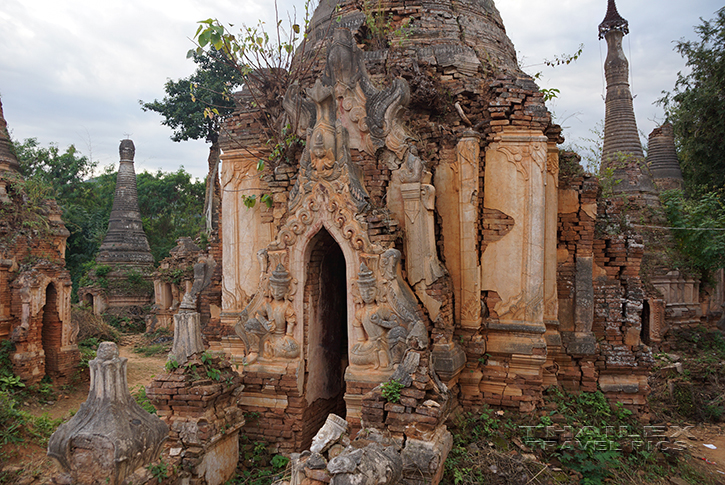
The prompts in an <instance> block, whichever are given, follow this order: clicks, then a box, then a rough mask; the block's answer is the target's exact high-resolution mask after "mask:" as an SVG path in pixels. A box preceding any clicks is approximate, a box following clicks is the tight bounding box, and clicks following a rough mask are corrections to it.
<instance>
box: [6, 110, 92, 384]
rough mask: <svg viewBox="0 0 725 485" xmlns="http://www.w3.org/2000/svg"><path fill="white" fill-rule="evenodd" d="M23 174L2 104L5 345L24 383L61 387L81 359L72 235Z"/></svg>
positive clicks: (49, 202)
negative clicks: (69, 252) (27, 186)
mask: <svg viewBox="0 0 725 485" xmlns="http://www.w3.org/2000/svg"><path fill="white" fill-rule="evenodd" d="M18 170H19V164H18V160H17V158H16V157H15V154H14V152H13V151H12V149H11V144H10V137H9V135H8V131H7V125H6V123H5V118H4V115H3V110H2V104H1V103H0V206H1V207H2V209H3V210H2V211H1V212H0V341H2V340H7V339H10V340H12V341H13V342H14V344H15V350H14V352H13V354H12V355H11V361H12V363H13V371H14V372H15V374H16V375H18V376H19V377H21V378H22V379H23V381H25V382H27V383H30V384H34V383H37V382H39V381H40V380H41V379H42V378H43V377H44V376H46V375H48V376H50V377H52V378H54V379H56V382H60V381H62V380H64V379H66V378H68V377H70V376H71V375H72V373H73V372H74V368H75V366H76V364H77V363H78V361H79V360H80V353H79V352H78V346H77V345H76V336H77V334H78V325H77V324H75V326H74V325H73V322H72V321H71V315H70V294H71V279H70V274H69V273H68V271H67V270H66V269H65V245H66V239H67V238H68V235H69V233H68V230H67V229H66V227H65V225H64V224H63V221H61V217H60V216H61V213H62V211H61V209H60V207H58V204H56V203H55V201H54V200H40V201H34V203H32V202H31V201H30V199H29V197H28V195H27V194H26V193H25V192H24V188H23V179H22V176H21V175H20V173H18Z"/></svg>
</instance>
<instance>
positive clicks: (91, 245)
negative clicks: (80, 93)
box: [14, 138, 204, 292]
mask: <svg viewBox="0 0 725 485" xmlns="http://www.w3.org/2000/svg"><path fill="white" fill-rule="evenodd" d="M14 147H15V151H16V154H17V156H18V161H19V163H20V169H21V174H22V175H23V177H24V178H25V181H24V182H22V184H23V187H24V188H25V191H26V192H27V189H28V188H30V189H32V191H31V195H32V194H36V196H33V197H30V200H35V199H38V201H42V200H43V199H45V198H47V197H51V198H53V197H54V198H55V199H56V201H57V202H58V204H59V205H60V207H61V209H62V210H63V215H62V218H63V222H64V223H65V225H66V227H67V228H68V230H69V231H70V236H69V238H68V242H67V247H66V268H67V269H68V270H69V271H70V273H71V278H72V280H73V288H74V292H75V291H77V289H78V285H79V282H80V279H81V277H82V275H84V274H85V273H87V272H88V271H89V270H91V269H93V268H94V266H95V256H96V253H97V251H98V248H99V247H100V245H101V243H102V242H103V238H104V237H105V235H106V231H107V229H108V219H109V217H110V214H111V209H112V207H113V196H114V193H115V190H116V170H115V169H114V167H113V166H108V167H106V168H105V170H104V171H103V173H101V174H100V175H98V176H95V177H92V178H88V177H90V176H91V175H92V173H93V170H94V169H95V168H96V163H95V162H93V161H92V160H90V159H88V158H87V157H85V156H83V155H81V154H80V153H79V152H78V151H77V150H76V149H75V147H74V146H73V145H71V146H70V147H68V148H67V149H66V150H65V152H61V150H60V149H58V147H57V145H53V144H51V145H50V146H49V147H47V148H45V147H41V146H40V145H39V144H38V141H37V140H36V139H34V138H29V139H27V140H25V141H24V142H22V143H20V142H15V143H14ZM136 181H137V186H138V199H139V210H140V212H141V217H142V219H143V226H144V231H145V232H146V237H147V238H148V240H149V245H150V246H151V253H152V254H153V256H154V259H155V260H156V261H157V262H158V261H160V260H161V259H163V258H165V257H167V256H168V255H169V251H170V250H171V249H172V248H173V247H174V246H175V245H176V239H177V238H179V237H181V236H190V237H198V236H199V235H200V234H201V233H202V231H203V224H204V221H203V201H204V182H203V181H193V180H192V178H191V175H190V174H189V173H188V172H186V171H185V170H184V169H183V168H180V169H179V170H177V171H176V172H168V173H167V172H162V171H158V172H156V173H149V172H141V173H139V174H137V176H136ZM18 183H21V182H20V181H18ZM39 203H40V202H38V204H39Z"/></svg>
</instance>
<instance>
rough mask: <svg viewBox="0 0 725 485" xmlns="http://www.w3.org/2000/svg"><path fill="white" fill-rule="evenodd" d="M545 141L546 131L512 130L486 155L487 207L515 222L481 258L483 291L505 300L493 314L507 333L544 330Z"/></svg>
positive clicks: (500, 137) (485, 202) (496, 142)
mask: <svg viewBox="0 0 725 485" xmlns="http://www.w3.org/2000/svg"><path fill="white" fill-rule="evenodd" d="M546 141H547V139H546V137H544V136H543V135H542V134H541V132H537V131H515V130H512V129H508V130H505V131H504V132H503V133H501V134H500V135H497V136H496V138H495V139H494V142H493V143H491V145H489V147H488V149H487V151H486V185H485V197H484V206H485V208H486V209H493V210H498V211H500V212H502V213H504V214H506V215H508V216H509V217H511V218H513V220H514V225H513V227H512V229H511V231H510V232H509V233H508V234H506V235H505V236H504V237H503V238H501V239H500V240H499V241H495V242H492V243H490V244H489V245H488V246H487V248H486V251H485V252H484V253H483V255H482V258H481V267H482V284H481V289H482V290H485V291H495V292H496V293H497V294H498V296H499V298H500V299H501V301H500V302H498V303H496V305H495V308H494V311H495V312H496V314H497V315H498V320H499V322H500V324H501V325H502V326H503V327H502V329H506V326H507V325H508V326H511V325H524V327H521V328H527V329H529V330H531V331H533V332H534V333H539V332H540V333H543V331H544V304H543V303H544V234H545V207H546V199H545V190H544V189H545V187H544V177H545V170H546V150H547V149H546Z"/></svg>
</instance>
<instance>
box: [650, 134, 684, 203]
mask: <svg viewBox="0 0 725 485" xmlns="http://www.w3.org/2000/svg"><path fill="white" fill-rule="evenodd" d="M647 165H648V166H649V168H650V171H651V172H652V177H653V178H654V181H655V184H657V188H658V189H660V190H668V189H680V190H682V189H684V186H685V181H684V179H683V178H682V169H681V168H680V162H678V161H677V150H676V149H675V133H674V131H673V129H672V123H670V122H669V121H667V122H665V123H664V124H662V126H660V127H658V128H655V129H654V130H652V133H650V134H649V144H648V147H647Z"/></svg>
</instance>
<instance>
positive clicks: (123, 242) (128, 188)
mask: <svg viewBox="0 0 725 485" xmlns="http://www.w3.org/2000/svg"><path fill="white" fill-rule="evenodd" d="M118 151H119V153H120V155H121V162H120V163H119V166H118V175H117V176H116V193H115V195H114V197H113V209H112V210H111V218H110V220H109V221H108V232H107V233H106V237H105V238H104V239H103V244H101V248H100V250H99V251H98V256H97V257H96V261H97V262H98V263H101V264H129V265H135V266H150V265H152V264H153V262H154V257H153V256H152V255H151V250H150V249H149V243H148V240H147V239H146V233H144V231H143V225H142V223H141V214H140V213H139V209H138V194H137V192H136V172H135V171H134V169H133V157H134V155H135V154H136V148H135V147H134V145H133V141H131V140H122V141H121V145H120V146H119V148H118Z"/></svg>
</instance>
